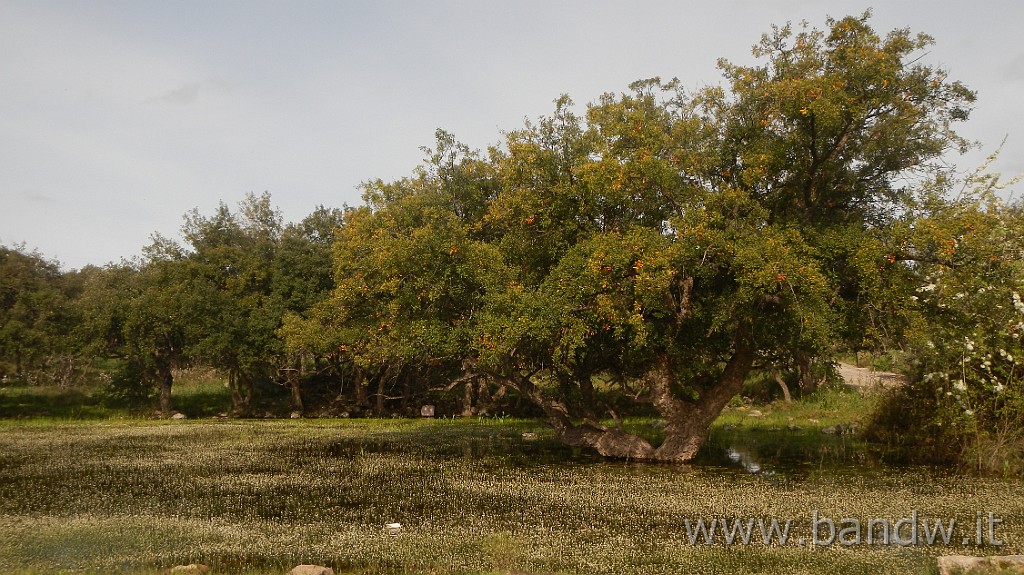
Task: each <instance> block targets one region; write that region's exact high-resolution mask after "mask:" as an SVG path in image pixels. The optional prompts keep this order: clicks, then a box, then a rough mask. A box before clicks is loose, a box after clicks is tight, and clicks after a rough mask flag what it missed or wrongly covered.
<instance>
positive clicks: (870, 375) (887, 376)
mask: <svg viewBox="0 0 1024 575" xmlns="http://www.w3.org/2000/svg"><path fill="white" fill-rule="evenodd" d="M839 375H840V376H842V378H843V381H844V382H845V383H846V385H848V386H850V387H852V388H854V389H857V390H860V391H868V390H871V389H876V388H889V387H894V386H897V385H900V384H902V383H903V382H904V381H905V379H904V377H903V376H902V375H900V374H898V373H891V372H888V371H874V370H872V369H870V368H867V367H857V366H854V365H850V364H848V363H842V362H840V363H839Z"/></svg>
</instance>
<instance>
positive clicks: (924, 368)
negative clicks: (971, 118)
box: [877, 175, 1024, 472]
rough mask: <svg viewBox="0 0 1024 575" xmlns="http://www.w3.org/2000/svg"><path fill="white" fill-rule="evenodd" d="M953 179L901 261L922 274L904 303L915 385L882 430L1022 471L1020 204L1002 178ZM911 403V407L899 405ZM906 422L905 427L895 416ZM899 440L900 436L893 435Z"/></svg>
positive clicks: (930, 206)
mask: <svg viewBox="0 0 1024 575" xmlns="http://www.w3.org/2000/svg"><path fill="white" fill-rule="evenodd" d="M952 185H953V182H950V181H940V182H937V183H936V188H935V189H934V190H932V192H931V194H929V195H927V196H924V197H923V198H922V204H923V207H924V209H925V210H926V212H925V215H924V216H923V217H921V218H919V219H918V220H916V221H915V226H914V229H913V233H912V234H911V236H910V241H909V242H908V243H907V248H906V250H905V252H906V255H905V256H904V257H906V258H908V259H910V260H912V261H913V262H914V264H915V267H916V271H917V272H918V274H919V277H920V278H921V283H920V284H919V287H917V289H916V290H915V291H914V292H913V293H912V294H910V295H907V296H906V298H905V302H906V303H904V304H903V305H904V306H906V308H907V311H906V314H907V315H908V317H910V318H912V326H913V329H912V330H911V331H910V332H909V334H908V335H909V337H910V342H909V343H910V345H911V346H912V348H913V349H915V350H917V356H918V366H917V369H916V374H915V376H916V381H915V382H914V386H913V388H911V389H910V390H908V391H906V392H904V395H906V396H907V397H900V396H898V397H896V398H894V399H893V405H890V406H888V409H889V412H888V413H887V412H882V413H880V414H879V422H878V423H879V425H878V428H879V429H878V430H877V433H878V434H879V435H887V434H888V436H887V439H888V440H890V441H894V442H898V443H902V444H905V445H914V446H916V445H932V446H933V447H936V448H937V449H936V451H937V452H938V454H939V455H941V456H943V457H945V458H959V459H961V461H963V462H964V463H967V464H969V465H972V466H975V467H978V468H982V469H990V470H997V471H1003V470H1007V469H1012V470H1014V471H1018V472H1019V470H1021V469H1024V434H1022V433H1021V431H1020V430H1021V429H1022V427H1021V426H1022V424H1024V420H1022V415H1021V414H1024V384H1022V375H1024V367H1022V366H1024V363H1022V358H1024V342H1022V341H1021V339H1022V337H1024V335H1022V334H1024V302H1022V301H1021V297H1022V294H1024V241H1022V239H1021V235H1020V232H1019V230H1021V229H1024V217H1022V214H1024V211H1022V207H1021V205H1020V204H1019V203H1018V204H1013V203H1007V202H1005V201H1003V200H1001V199H1000V198H999V196H998V195H996V193H995V192H996V191H998V190H999V189H1001V188H1002V186H1003V184H1001V183H1000V182H999V179H998V177H993V176H985V177H981V176H977V175H975V176H972V177H971V178H968V179H967V181H966V182H964V183H963V186H964V188H963V189H962V190H960V191H959V193H958V195H957V197H956V198H955V199H954V200H947V199H946V197H948V196H949V195H950V194H949V191H950V190H949V187H950V186H952ZM908 400H911V401H913V403H914V408H913V410H912V411H911V410H910V409H909V408H903V409H902V410H901V408H900V407H899V404H900V403H902V402H905V401H908ZM900 418H902V419H904V420H905V421H904V422H903V423H898V422H896V421H894V420H897V419H900ZM893 434H895V436H893Z"/></svg>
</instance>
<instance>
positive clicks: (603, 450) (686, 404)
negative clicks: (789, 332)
mask: <svg viewBox="0 0 1024 575" xmlns="http://www.w3.org/2000/svg"><path fill="white" fill-rule="evenodd" d="M755 355H756V353H755V349H754V347H753V345H752V344H751V342H750V341H749V339H748V336H747V334H746V332H745V331H744V330H740V332H739V333H738V334H737V337H736V343H735V348H734V350H733V354H732V357H731V358H730V359H729V361H728V362H727V363H726V365H725V369H724V370H723V371H722V374H721V375H720V376H719V377H718V380H717V381H716V382H715V383H714V385H712V386H711V387H710V388H708V389H706V390H704V391H703V393H702V394H701V395H700V397H699V398H698V399H697V400H696V401H695V402H690V401H684V400H682V399H680V398H678V397H676V396H675V394H674V393H673V392H672V388H671V384H672V379H673V374H672V369H671V366H670V364H669V360H668V357H667V356H662V357H661V358H659V359H658V360H657V362H656V363H655V365H654V366H653V367H652V368H651V370H650V372H648V374H647V377H646V379H647V385H648V387H649V390H650V395H651V400H652V403H653V404H654V407H655V409H657V410H658V412H659V413H660V414H661V415H662V416H663V417H664V418H665V419H666V420H667V422H668V423H667V424H666V426H665V440H664V441H663V442H662V444H661V445H659V446H658V447H657V448H655V447H654V446H652V445H651V444H650V443H649V442H647V440H645V439H643V438H641V437H638V436H636V435H633V434H631V433H628V432H626V431H623V430H621V429H615V428H609V427H606V426H604V425H600V424H597V423H594V422H592V421H588V420H584V421H583V423H581V424H574V423H573V421H572V417H571V416H570V413H569V410H568V409H567V407H566V405H565V404H564V403H562V402H560V401H557V400H555V399H551V398H549V397H547V396H545V395H544V393H543V392H542V391H541V390H540V389H538V388H537V386H535V385H534V384H533V382H532V381H530V379H529V377H512V378H503V379H504V380H505V381H506V382H507V383H508V384H509V385H510V386H511V387H513V388H514V389H516V390H518V391H519V393H520V394H522V395H523V396H524V397H526V398H527V399H529V400H530V401H532V402H533V403H534V404H536V405H538V406H539V407H540V408H541V409H543V410H544V413H545V414H546V415H547V416H548V420H549V422H550V423H551V425H552V427H554V428H555V431H556V433H557V434H558V438H559V440H561V441H562V442H563V443H565V444H567V445H571V446H574V447H581V448H586V449H592V450H594V451H596V452H597V453H598V454H600V455H603V456H605V457H611V458H616V459H631V460H639V461H664V462H685V461H689V460H691V459H693V457H694V456H695V455H696V454H697V451H698V450H699V449H700V448H701V446H702V445H704V442H705V441H706V440H707V433H708V429H709V428H710V427H711V424H712V422H714V420H715V418H717V417H718V415H719V414H720V413H721V412H722V409H724V408H725V406H726V404H727V403H728V402H729V400H730V399H732V397H733V396H734V395H736V394H737V393H739V391H740V390H741V389H742V387H743V382H744V380H745V379H746V377H747V375H748V374H749V373H750V369H751V368H752V366H753V364H754V358H755Z"/></svg>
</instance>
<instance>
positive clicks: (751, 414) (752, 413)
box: [747, 409, 764, 417]
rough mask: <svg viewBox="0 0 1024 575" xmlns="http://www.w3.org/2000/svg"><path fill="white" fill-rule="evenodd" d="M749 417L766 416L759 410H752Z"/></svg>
mask: <svg viewBox="0 0 1024 575" xmlns="http://www.w3.org/2000/svg"><path fill="white" fill-rule="evenodd" d="M747 417H764V414H763V413H761V412H760V411H759V410H756V409H751V410H750V411H749V412H747Z"/></svg>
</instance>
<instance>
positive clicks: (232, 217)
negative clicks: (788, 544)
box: [0, 14, 1024, 461]
mask: <svg viewBox="0 0 1024 575" xmlns="http://www.w3.org/2000/svg"><path fill="white" fill-rule="evenodd" d="M869 19H870V14H864V15H862V16H859V17H847V18H843V19H839V20H832V19H830V20H828V22H827V26H826V27H825V29H821V30H819V29H816V28H811V27H809V26H806V25H805V26H803V27H798V28H796V29H794V28H793V27H791V26H784V27H776V28H773V30H772V31H771V32H770V33H768V34H766V35H764V36H763V37H762V39H761V40H760V42H759V43H758V44H756V45H755V47H754V55H755V56H756V57H757V59H758V60H757V63H756V64H754V65H749V66H741V65H736V64H733V63H730V62H726V61H721V62H720V68H721V71H722V74H723V78H724V82H723V85H722V86H712V87H706V88H703V89H699V90H696V91H687V90H685V89H684V88H683V87H682V86H681V84H680V82H679V81H677V80H672V81H668V82H663V81H661V80H660V79H657V78H655V79H650V80H643V81H638V82H635V83H634V84H632V85H631V86H630V89H629V91H627V92H625V93H622V94H605V95H604V96H602V97H600V98H599V99H598V100H597V101H595V102H593V103H591V104H590V105H588V106H586V109H585V111H584V112H583V113H582V114H581V113H578V111H577V107H576V106H575V105H574V104H573V103H572V102H571V101H570V100H569V99H568V98H567V97H562V98H559V99H558V100H557V101H556V102H555V110H554V112H553V113H552V115H550V116H548V117H544V118H541V119H539V120H537V121H535V122H527V123H526V124H525V125H524V126H523V127H522V128H520V129H518V130H514V131H511V132H508V133H506V134H505V135H504V142H503V143H502V145H500V146H494V147H491V148H489V149H487V150H485V151H478V150H472V149H470V148H468V147H467V146H465V145H463V144H461V143H459V142H458V141H457V140H456V139H455V137H454V136H453V135H451V134H449V133H447V132H444V131H438V132H437V134H436V143H435V145H434V146H433V147H432V148H430V149H426V152H427V155H428V158H427V160H426V161H425V162H424V164H423V165H422V166H420V167H419V168H417V169H416V170H415V172H414V173H413V174H412V175H410V176H409V177H406V178H403V179H400V180H398V181H392V182H385V181H380V180H376V181H371V182H368V183H366V184H365V185H364V189H363V199H364V204H363V205H362V206H360V207H357V208H346V209H344V210H331V209H326V208H320V209H318V210H316V211H315V212H314V213H313V214H311V215H310V216H308V217H307V218H306V219H304V220H303V221H302V222H300V223H299V224H288V225H284V224H283V222H282V219H281V216H280V215H279V213H278V212H276V211H275V210H274V208H273V207H272V204H271V199H270V197H269V195H266V194H265V195H262V196H249V197H247V198H246V200H244V201H243V202H242V203H241V204H240V205H239V206H238V208H237V209H236V210H234V211H232V210H231V209H229V208H228V207H227V206H225V205H222V206H221V207H220V208H219V209H218V211H217V212H216V213H215V214H213V215H212V216H203V215H201V214H199V213H197V212H192V213H190V214H188V215H187V216H186V218H185V225H184V226H183V230H182V232H183V234H182V235H183V237H184V244H180V245H179V244H178V243H176V242H173V241H170V240H167V239H165V238H160V237H157V238H156V240H155V241H154V243H153V244H152V245H151V246H149V247H148V248H146V250H145V254H144V257H142V258H141V259H140V260H138V261H136V262H133V263H128V264H121V265H117V266H109V267H107V268H102V269H100V268H87V269H85V270H82V271H80V272H73V273H69V274H60V273H59V272H58V270H57V268H56V266H55V265H53V264H50V263H47V262H45V261H44V260H42V259H41V258H39V257H36V256H33V255H32V254H29V253H26V252H25V251H24V250H11V249H5V251H4V252H3V255H2V257H3V258H4V259H3V260H2V262H0V265H3V266H5V273H4V275H3V277H4V278H5V279H4V282H5V284H6V283H11V282H8V278H12V282H21V283H20V284H18V285H15V286H14V287H9V286H8V285H5V286H4V292H3V293H2V297H3V298H4V299H3V310H4V311H3V313H4V314H5V315H4V320H3V321H4V322H5V323H4V327H3V332H2V333H3V338H4V339H3V348H2V349H3V357H2V361H3V362H4V365H5V366H7V367H6V369H8V370H10V369H14V370H15V371H16V372H17V373H25V370H26V369H31V368H38V367H41V366H47V365H50V364H48V363H47V362H51V363H52V361H53V360H54V359H53V358H54V357H60V356H61V353H70V352H68V351H66V350H70V349H72V348H74V349H76V350H79V353H83V354H86V355H89V354H91V355H93V356H96V355H103V356H108V357H117V358H119V359H120V360H121V361H122V363H121V365H122V374H121V376H122V380H123V381H125V382H136V383H138V384H140V385H141V386H142V387H143V388H144V389H147V388H149V387H152V388H153V389H157V390H159V397H160V399H159V403H160V406H161V409H162V410H163V411H164V412H165V413H167V412H169V410H170V409H171V405H170V390H171V386H172V383H173V373H174V369H175V368H176V367H180V366H184V365H189V364H202V365H208V366H213V367H216V368H218V369H219V370H222V372H223V373H224V374H225V375H226V376H227V379H228V382H229V387H230V390H231V397H232V402H233V405H234V409H235V412H236V413H237V414H240V415H244V414H246V413H247V412H248V410H249V408H250V405H251V402H252V400H253V397H254V393H255V392H254V390H256V389H257V388H258V387H259V385H261V383H263V382H267V381H275V382H277V383H279V384H281V385H284V386H286V387H287V388H288V389H289V390H290V394H289V397H290V400H291V402H292V403H293V405H294V407H295V409H298V410H300V411H301V410H303V409H304V407H305V406H304V390H308V389H310V386H315V385H317V382H324V381H331V382H334V383H333V385H334V386H335V387H334V388H333V389H337V393H336V394H335V397H334V398H333V399H334V401H335V402H336V403H337V404H338V405H342V406H345V407H346V410H347V411H348V412H351V413H354V414H380V415H382V414H385V413H388V412H404V413H412V412H414V411H415V410H416V408H417V407H418V405H419V404H420V403H425V402H438V401H451V398H452V396H453V395H456V394H457V395H458V402H459V403H461V406H460V407H461V410H462V411H463V412H464V413H465V414H467V415H469V414H479V413H487V412H492V411H493V410H495V409H500V408H504V409H508V406H510V405H518V406H519V408H520V409H523V410H527V411H528V410H533V412H535V413H538V414H542V415H543V416H544V417H546V418H547V419H548V421H549V422H550V423H551V425H552V426H553V427H554V429H555V430H556V431H557V433H558V436H559V437H560V439H561V440H563V441H564V442H566V443H569V444H572V445H575V446H580V447H586V448H589V449H593V450H595V451H597V452H598V453H601V454H603V455H606V456H611V457H622V458H631V459H639V460H656V461H684V460H688V459H690V458H692V457H693V456H694V454H695V453H696V451H697V450H698V449H699V448H700V446H701V445H702V443H703V441H704V439H705V437H706V433H707V429H708V426H709V425H710V424H711V422H712V421H713V420H714V418H715V417H717V415H718V414H719V413H720V412H721V410H722V409H723V408H724V406H725V405H726V403H727V402H728V401H729V400H730V399H731V398H732V397H733V396H735V395H736V393H738V392H739V391H740V389H741V387H742V385H743V384H744V381H746V380H747V379H748V378H749V377H750V376H751V375H752V374H754V373H758V372H765V373H772V374H776V375H777V376H778V377H779V379H785V380H788V381H789V382H790V383H791V384H792V385H794V386H795V388H796V389H797V390H799V391H801V392H803V393H811V392H813V390H814V387H815V386H816V384H817V383H818V382H819V381H820V380H821V378H822V376H823V374H825V373H826V372H827V371H828V370H829V368H830V366H831V365H832V359H833V358H834V357H835V355H836V354H837V353H839V352H840V351H850V350H861V349H870V350H879V349H890V348H894V347H895V348H900V349H903V350H906V351H908V352H910V353H911V354H912V355H913V357H914V358H915V361H914V363H913V364H912V370H913V371H914V372H915V373H914V375H915V377H914V381H915V382H916V383H915V387H914V388H913V389H915V390H917V391H916V392H915V393H919V394H920V396H919V398H918V399H921V398H922V397H926V398H927V401H924V400H922V405H927V406H929V407H928V408H927V409H930V410H931V411H930V414H931V415H935V414H936V413H942V414H945V415H944V416H943V417H945V418H946V419H945V420H943V419H942V418H938V419H936V418H932V419H930V420H929V421H931V422H932V424H934V423H938V424H939V425H941V424H942V422H943V421H947V420H948V423H947V427H946V429H947V430H948V429H954V428H955V429H968V428H969V427H970V426H971V425H972V424H974V425H973V427H974V429H975V430H981V429H984V428H985V426H987V425H993V426H994V425H996V423H997V422H998V423H1000V424H1003V423H1005V422H1006V421H1007V419H1006V417H1009V415H1007V414H1010V413H1019V412H1020V409H1019V407H1020V406H1021V405H1022V402H1021V400H1020V398H1021V386H1020V370H1019V368H1017V367H1016V363H1015V362H1016V358H1020V357H1024V351H1022V350H1021V343H1020V334H1021V332H1022V331H1024V323H1020V321H1021V320H1022V319H1024V304H1019V302H1020V294H1021V293H1022V292H1024V271H1022V261H1024V242H1022V240H1021V235H1022V234H1020V230H1022V229H1024V225H1022V224H1024V221H1022V216H1021V208H1020V205H1019V204H1014V203H1009V202H1006V201H1002V200H1000V196H999V194H998V192H999V191H1000V190H1001V189H1002V186H1003V184H1002V183H1001V182H1000V180H999V178H998V177H997V176H992V175H985V174H984V173H983V172H979V173H978V174H975V175H972V176H968V177H963V176H960V175H958V172H956V170H955V168H953V167H952V166H950V165H949V164H948V163H947V160H948V157H949V155H950V154H951V153H956V152H962V151H964V150H966V149H967V148H968V147H969V146H970V143H969V142H967V141H966V140H964V139H963V138H962V137H960V136H959V135H958V134H957V133H956V131H955V129H954V128H955V125H956V124H957V123H959V122H963V121H965V120H967V119H968V117H969V115H970V111H971V109H972V106H973V103H974V101H975V94H974V93H973V92H972V91H971V90H969V89H968V88H967V87H966V86H964V85H963V84H961V83H960V82H956V81H952V80H950V79H949V77H948V74H947V72H946V71H945V70H942V69H940V68H937V67H934V66H929V65H926V64H925V63H923V62H922V60H921V53H922V52H923V51H924V50H925V49H927V47H928V46H929V45H930V44H931V43H932V39H931V38H930V37H928V36H926V35H922V34H917V35H915V34H912V33H911V32H910V31H909V30H894V31H892V32H889V33H888V34H886V35H884V36H882V35H879V34H878V33H876V32H875V31H874V30H873V29H872V27H871V26H870V25H869ZM7 266H12V267H11V269H13V270H20V271H17V272H16V273H15V272H10V274H9V273H8V272H6V269H7ZM14 278H16V279H14ZM19 290H20V291H19ZM12 293H13V294H15V295H14V296H9V294H12ZM28 294H34V295H31V296H29V295H28ZM957 294H959V295H957ZM11 297H13V298H14V299H15V300H17V301H18V302H20V303H17V304H9V303H8V301H9V300H10V298H11ZM19 298H22V299H25V298H28V299H25V301H24V302H23V301H22V299H19ZM31 298H37V299H35V300H32V299H31ZM33 302H34V303H33ZM12 318H13V319H12ZM9 326H11V327H9ZM979 326H989V327H991V329H988V328H981V327H979ZM994 326H998V327H994ZM69 341H71V342H72V343H68V342H69ZM75 346H78V347H75ZM968 347H970V350H968ZM81 350H88V351H81ZM976 351H981V352H982V353H981V354H980V355H977V358H980V359H979V360H978V361H977V362H975V363H976V364H977V365H974V364H971V365H972V368H971V369H972V370H973V369H974V368H975V367H976V368H977V370H980V371H977V373H975V374H974V376H968V375H967V374H968V369H967V368H966V365H967V363H970V362H971V361H974V359H977V358H975V355H973V354H974V353H975V352H976ZM1007 358H1009V359H1007ZM985 361H988V365H987V366H986V365H985V364H984V362H985ZM10 366H14V367H13V368H12V367H10ZM986 370H987V371H986ZM958 373H959V374H962V377H958V376H957V374H958ZM972 373H973V372H972ZM941 382H944V383H941ZM127 387H130V386H127ZM1015 410H1016V411H1015ZM637 412H644V413H656V414H657V415H659V416H660V417H662V418H664V419H665V421H666V426H665V428H664V441H662V442H661V443H660V444H659V445H652V444H651V443H650V442H648V440H646V439H644V438H642V437H640V436H638V435H636V434H633V433H630V432H628V431H626V430H625V429H624V427H623V426H622V425H619V423H620V422H621V418H622V417H624V416H625V415H629V414H632V413H637ZM979 423H981V425H978V424H979ZM958 426H959V427H958ZM962 435H963V434H962V433H961V436H962Z"/></svg>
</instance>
